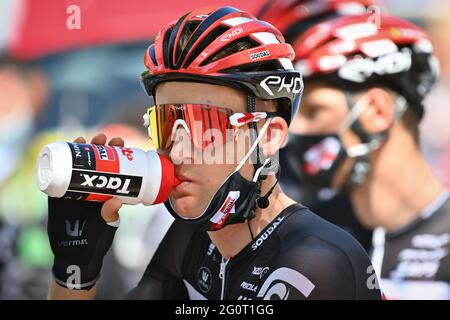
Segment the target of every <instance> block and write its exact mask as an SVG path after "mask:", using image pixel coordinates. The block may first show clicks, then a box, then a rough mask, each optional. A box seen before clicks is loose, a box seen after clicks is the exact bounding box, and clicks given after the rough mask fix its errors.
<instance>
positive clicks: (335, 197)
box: [258, 0, 378, 250]
mask: <svg viewBox="0 0 450 320" xmlns="http://www.w3.org/2000/svg"><path fill="white" fill-rule="evenodd" d="M373 5H374V1H373V0H294V1H292V0H269V1H267V2H266V3H265V5H264V6H263V7H262V8H261V10H260V12H259V14H258V17H259V18H260V19H262V20H265V21H267V22H270V23H271V24H273V25H274V26H275V27H276V28H277V29H278V30H280V31H281V32H282V33H283V35H284V37H285V39H286V42H288V43H291V44H292V43H294V42H295V40H297V39H298V38H299V37H300V36H301V35H302V34H303V33H304V32H305V31H306V30H307V29H308V28H310V27H311V26H313V25H315V24H317V23H319V22H321V21H324V20H327V19H331V18H336V17H339V16H346V15H358V14H364V13H366V12H368V11H375V9H376V10H378V8H377V7H374V6H373ZM306 86H308V84H306ZM290 135H291V136H295V135H296V133H295V132H290ZM292 162H294V166H291V165H290V163H292ZM280 163H281V166H282V168H283V170H282V171H281V181H280V183H281V185H282V186H284V189H285V190H286V193H287V194H288V195H289V196H290V197H292V198H294V199H295V200H297V201H299V202H301V203H303V204H305V205H307V206H308V207H309V208H311V210H312V211H314V212H315V213H317V214H318V215H320V216H321V217H322V218H325V219H326V220H328V221H330V222H332V223H334V224H336V225H337V226H339V227H341V228H343V229H345V230H346V231H348V232H350V233H351V234H352V235H353V236H354V237H355V238H356V239H357V240H358V241H359V242H360V243H361V244H362V246H363V247H364V248H365V249H366V250H369V249H370V247H371V243H372V230H370V229H367V228H365V227H364V226H362V225H361V223H360V222H359V221H358V219H357V218H356V216H355V213H354V210H353V207H352V205H351V202H350V200H349V198H348V196H347V194H345V193H342V192H341V193H336V192H330V189H328V188H323V186H317V185H314V184H310V183H308V182H307V181H305V180H304V179H303V177H301V176H299V175H298V174H297V170H296V168H295V167H296V164H295V163H296V158H292V154H291V153H290V152H287V150H286V149H282V150H280Z"/></svg>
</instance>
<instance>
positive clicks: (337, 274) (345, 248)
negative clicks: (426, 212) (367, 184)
mask: <svg viewBox="0 0 450 320" xmlns="http://www.w3.org/2000/svg"><path fill="white" fill-rule="evenodd" d="M377 287H378V284H377V282H376V277H375V275H374V273H373V268H372V266H371V263H370V260H369V257H368V256H367V254H366V253H365V251H364V249H363V248H362V247H361V246H360V244H359V243H358V242H357V241H356V240H355V239H354V238H352V237H351V236H350V235H349V234H348V233H346V232H345V231H343V230H341V229H340V228H338V227H336V226H334V225H332V224H330V223H328V222H326V221H325V220H323V219H321V218H319V217H318V216H316V215H315V214H314V213H312V212H311V211H309V210H308V209H307V208H306V207H303V206H301V205H299V204H293V205H291V206H289V207H288V208H286V209H285V210H283V211H282V212H281V213H280V214H279V215H278V216H277V217H276V218H275V219H274V220H273V221H272V222H271V223H269V224H268V225H267V226H266V228H264V230H263V231H262V232H261V233H260V234H258V235H257V236H256V237H255V238H254V239H253V241H251V242H250V243H249V244H248V245H247V246H246V247H245V248H244V249H243V250H241V251H240V252H239V253H238V254H237V255H236V256H235V257H233V258H230V259H229V260H224V259H223V257H222V256H221V254H220V253H219V251H218V250H217V248H216V247H215V246H214V244H213V243H212V242H211V240H210V238H209V236H208V234H207V233H206V232H196V231H195V230H193V229H192V226H191V225H189V224H186V223H182V222H178V221H175V222H174V223H173V225H172V226H171V228H170V229H169V231H168V232H167V234H166V236H165V237H164V239H163V241H162V242H161V243H160V245H159V247H158V249H157V251H156V253H155V255H154V257H153V258H152V260H151V262H150V264H149V265H148V267H147V270H146V271H145V273H144V275H143V277H142V279H141V281H140V282H139V284H138V286H137V287H136V288H135V289H133V290H132V291H131V292H130V293H129V294H128V296H127V298H129V299H214V300H218V299H229V300H247V299H381V294H380V290H379V289H377Z"/></svg>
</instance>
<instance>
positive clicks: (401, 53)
mask: <svg viewBox="0 0 450 320" xmlns="http://www.w3.org/2000/svg"><path fill="white" fill-rule="evenodd" d="M372 20H373V19H372V16H371V14H364V15H359V16H347V17H340V18H336V19H333V20H330V21H326V22H323V23H320V24H318V25H316V26H314V27H312V28H310V29H309V30H308V31H306V32H305V33H304V34H303V35H302V36H301V37H300V38H298V39H297V41H295V42H294V43H293V47H294V50H295V52H296V59H297V61H296V63H295V66H296V69H298V70H300V71H301V72H302V74H303V75H304V77H307V78H308V79H309V80H313V79H320V80H325V82H328V83H330V84H332V85H335V86H338V87H340V88H342V89H343V90H347V91H357V90H362V89H366V88H370V87H372V86H384V87H387V88H390V89H392V90H394V91H396V92H397V93H398V94H400V95H402V96H403V97H405V98H406V100H407V101H408V102H409V105H410V107H411V108H412V110H414V111H415V112H416V113H417V115H418V117H419V119H420V118H421V117H422V115H423V106H422V102H423V99H424V98H425V96H426V95H427V94H428V93H429V92H430V91H431V89H432V87H433V86H434V84H435V83H436V81H437V79H438V69H439V68H438V62H437V59H436V58H435V57H434V55H433V45H432V44H431V41H430V38H429V36H428V35H427V34H426V33H425V31H423V30H421V29H420V28H419V27H417V26H415V25H414V24H412V23H410V22H408V21H405V20H403V19H400V18H397V17H393V16H388V15H381V16H380V18H379V19H378V21H377V22H378V23H379V24H378V25H377V23H375V22H374V21H372Z"/></svg>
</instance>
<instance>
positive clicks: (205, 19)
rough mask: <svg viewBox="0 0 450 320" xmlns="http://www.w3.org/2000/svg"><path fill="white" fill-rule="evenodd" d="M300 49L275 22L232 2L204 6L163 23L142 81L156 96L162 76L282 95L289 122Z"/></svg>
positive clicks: (297, 91)
mask: <svg viewBox="0 0 450 320" xmlns="http://www.w3.org/2000/svg"><path fill="white" fill-rule="evenodd" d="M294 57H295V55H294V51H293V49H292V47H291V45H289V44H287V43H285V41H284V37H283V35H282V34H281V33H280V32H279V31H278V30H277V29H276V28H274V27H273V26H272V25H271V24H269V23H267V22H264V21H261V20H258V19H256V18H255V17H254V16H252V15H250V14H248V13H246V12H243V11H240V10H238V9H235V8H232V7H222V8H213V7H207V8H200V9H197V10H194V11H192V12H190V13H187V14H185V15H184V16H182V17H181V18H180V19H179V20H178V21H176V22H173V23H170V24H169V25H168V26H167V27H165V28H164V29H162V30H161V31H160V32H159V34H158V36H157V37H156V39H155V43H154V44H152V45H150V46H149V48H148V50H147V51H146V53H145V56H144V64H145V66H146V67H147V69H148V71H146V72H144V73H143V74H142V77H141V79H142V83H143V85H144V88H145V90H146V91H147V93H148V94H149V95H151V96H154V95H155V88H156V86H157V85H158V83H160V82H162V81H170V80H181V81H183V80H184V81H195V82H206V83H212V84H220V85H227V86H231V87H235V88H238V89H241V90H244V91H245V92H247V94H249V95H254V96H256V97H258V98H261V99H265V100H273V99H275V100H277V102H278V109H279V110H278V111H279V112H280V114H281V116H282V117H283V118H284V119H285V120H286V121H287V123H288V124H289V123H290V121H291V119H292V118H293V117H294V116H295V114H296V112H297V109H298V106H299V103H300V98H301V93H302V91H303V81H302V78H301V75H300V73H299V72H298V71H296V70H294V68H293V65H292V60H293V59H294Z"/></svg>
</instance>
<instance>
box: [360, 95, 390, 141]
mask: <svg viewBox="0 0 450 320" xmlns="http://www.w3.org/2000/svg"><path fill="white" fill-rule="evenodd" d="M365 98H366V100H367V107H366V108H365V109H364V111H363V112H362V113H361V115H360V117H359V121H360V123H361V126H362V127H363V129H364V131H366V132H367V133H369V134H373V133H380V132H383V131H384V130H386V129H388V128H389V126H391V125H392V122H393V121H394V115H395V100H394V98H393V97H392V95H391V94H390V93H389V92H388V91H386V90H384V89H381V88H372V89H370V90H369V91H367V92H366V93H365Z"/></svg>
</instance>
